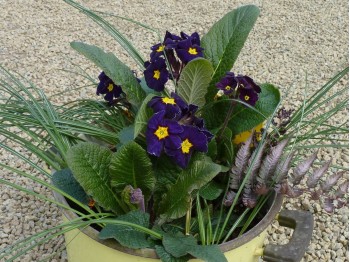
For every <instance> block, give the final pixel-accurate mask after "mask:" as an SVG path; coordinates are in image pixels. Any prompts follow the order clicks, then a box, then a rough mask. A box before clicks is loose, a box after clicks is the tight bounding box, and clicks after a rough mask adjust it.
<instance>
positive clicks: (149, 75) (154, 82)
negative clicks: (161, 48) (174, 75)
mask: <svg viewBox="0 0 350 262" xmlns="http://www.w3.org/2000/svg"><path fill="white" fill-rule="evenodd" d="M145 66H146V70H145V71H144V75H145V80H146V83H147V85H148V87H149V88H152V89H154V90H156V91H158V92H159V91H163V90H164V85H165V83H166V82H167V81H168V78H169V72H168V70H167V69H166V64H165V59H164V58H161V57H159V58H158V59H156V60H154V61H152V62H151V63H150V62H146V63H145Z"/></svg>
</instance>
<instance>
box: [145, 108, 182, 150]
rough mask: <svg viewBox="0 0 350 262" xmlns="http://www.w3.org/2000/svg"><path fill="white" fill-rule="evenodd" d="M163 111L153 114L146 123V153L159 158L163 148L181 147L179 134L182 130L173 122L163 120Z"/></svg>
mask: <svg viewBox="0 0 350 262" xmlns="http://www.w3.org/2000/svg"><path fill="white" fill-rule="evenodd" d="M164 117H165V111H160V112H158V113H156V114H154V115H153V116H152V117H151V118H150V120H149V121H148V125H147V131H146V141H147V152H148V153H149V154H151V155H155V156H160V154H161V152H162V150H163V148H165V149H173V150H175V149H177V148H180V146H181V139H180V138H179V136H178V135H179V134H180V133H181V132H183V128H182V127H181V126H180V125H179V124H178V123H177V122H176V121H174V120H169V119H164Z"/></svg>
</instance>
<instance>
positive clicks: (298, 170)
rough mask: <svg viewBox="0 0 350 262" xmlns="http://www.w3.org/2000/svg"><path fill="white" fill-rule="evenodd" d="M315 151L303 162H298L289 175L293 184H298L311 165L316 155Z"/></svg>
mask: <svg viewBox="0 0 350 262" xmlns="http://www.w3.org/2000/svg"><path fill="white" fill-rule="evenodd" d="M317 152H318V151H316V152H315V153H313V154H312V155H311V156H310V157H309V158H308V159H306V160H305V161H303V162H300V163H299V164H298V165H297V166H296V167H295V168H294V170H293V174H292V176H291V182H292V183H293V185H299V184H300V182H301V180H302V179H303V177H304V176H305V174H306V173H307V171H308V170H309V169H310V167H311V166H312V164H313V162H314V161H315V159H316V157H317Z"/></svg>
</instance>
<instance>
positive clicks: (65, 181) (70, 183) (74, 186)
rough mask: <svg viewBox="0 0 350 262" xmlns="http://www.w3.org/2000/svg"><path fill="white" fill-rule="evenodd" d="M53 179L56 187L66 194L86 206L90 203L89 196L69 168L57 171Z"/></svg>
mask: <svg viewBox="0 0 350 262" xmlns="http://www.w3.org/2000/svg"><path fill="white" fill-rule="evenodd" d="M51 179H52V183H53V184H54V185H55V186H56V187H58V188H59V189H61V190H62V191H64V192H66V193H67V194H68V195H70V196H72V197H74V198H75V199H76V200H78V201H80V202H81V203H83V204H85V205H87V204H88V203H89V196H88V195H87V194H86V193H85V191H84V189H83V188H82V187H81V186H80V184H79V183H78V181H77V180H75V178H74V176H73V174H72V172H71V170H70V169H69V168H65V169H62V170H59V171H56V172H55V173H54V174H53V175H52V178H51Z"/></svg>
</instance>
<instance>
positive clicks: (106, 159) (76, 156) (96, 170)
mask: <svg viewBox="0 0 350 262" xmlns="http://www.w3.org/2000/svg"><path fill="white" fill-rule="evenodd" d="M111 157H112V152H111V151H110V150H109V149H107V148H104V147H101V146H99V145H96V144H92V143H80V144H78V145H75V146H73V147H71V148H70V149H69V150H68V152H67V163H68V166H69V168H70V169H71V170H72V173H73V175H74V177H75V179H76V180H77V181H78V182H79V184H80V185H81V186H82V188H83V189H84V191H85V192H86V193H87V194H88V195H91V196H92V197H93V199H94V200H95V201H96V202H97V203H98V204H99V205H100V206H102V207H103V208H105V209H106V210H112V211H114V212H115V213H116V214H123V213H124V211H126V208H125V204H124V203H123V202H122V201H121V200H120V199H119V196H118V195H117V194H116V193H115V192H114V190H113V189H112V187H111V185H110V177H109V170H108V167H109V163H110V161H111Z"/></svg>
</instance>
